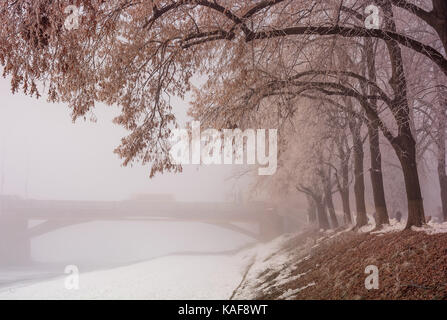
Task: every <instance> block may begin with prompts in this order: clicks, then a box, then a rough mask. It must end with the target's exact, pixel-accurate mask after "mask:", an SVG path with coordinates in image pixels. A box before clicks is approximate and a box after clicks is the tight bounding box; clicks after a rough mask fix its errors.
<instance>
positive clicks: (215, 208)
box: [1, 198, 272, 222]
mask: <svg viewBox="0 0 447 320" xmlns="http://www.w3.org/2000/svg"><path fill="white" fill-rule="evenodd" d="M1 202H2V206H1V208H2V211H3V212H5V213H6V212H8V213H11V214H15V215H21V217H22V218H25V219H27V220H32V219H35V220H49V219H50V220H58V219H61V220H76V221H80V220H177V221H178V220H184V221H190V220H192V221H207V222H227V221H232V222H250V221H256V220H259V219H260V218H261V217H262V216H264V215H265V214H268V213H269V212H271V210H272V209H271V208H269V206H268V205H267V204H265V203H261V202H254V203H247V204H234V203H224V202H220V203H211V202H210V203H205V202H200V203H194V202H150V201H139V200H126V201H50V200H23V199H10V198H9V199H5V198H3V199H2V201H1Z"/></svg>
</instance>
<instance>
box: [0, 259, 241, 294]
mask: <svg viewBox="0 0 447 320" xmlns="http://www.w3.org/2000/svg"><path fill="white" fill-rule="evenodd" d="M244 263H246V260H244V259H243V258H242V257H241V255H240V254H239V255H238V254H236V255H176V256H167V257H162V258H157V259H153V260H150V261H147V262H143V263H138V264H135V265H130V266H126V267H120V268H116V269H110V270H102V271H93V272H88V273H82V270H80V277H79V290H67V289H66V288H65V279H66V278H65V277H60V278H55V279H52V280H47V281H43V282H39V283H34V284H31V285H26V286H23V285H22V286H13V287H9V288H3V289H0V299H178V300H182V299H229V298H230V296H231V294H232V292H233V290H234V289H235V288H236V287H237V286H238V285H239V283H240V282H241V280H242V276H243V272H244Z"/></svg>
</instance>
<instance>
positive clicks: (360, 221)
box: [349, 122, 368, 228]
mask: <svg viewBox="0 0 447 320" xmlns="http://www.w3.org/2000/svg"><path fill="white" fill-rule="evenodd" d="M349 127H350V130H351V133H352V140H353V149H354V196H355V207H356V211H357V219H356V227H357V228H360V227H363V226H364V225H366V224H367V223H368V218H367V216H366V203H365V177H364V175H363V170H364V168H363V160H364V152H363V141H362V138H361V130H360V128H361V123H360V124H359V123H353V122H351V123H350V124H349Z"/></svg>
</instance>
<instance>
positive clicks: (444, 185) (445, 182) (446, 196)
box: [436, 94, 447, 221]
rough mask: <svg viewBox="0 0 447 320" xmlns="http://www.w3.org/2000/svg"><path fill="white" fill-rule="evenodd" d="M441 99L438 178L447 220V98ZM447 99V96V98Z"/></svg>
mask: <svg viewBox="0 0 447 320" xmlns="http://www.w3.org/2000/svg"><path fill="white" fill-rule="evenodd" d="M440 98H441V101H440V105H439V112H438V115H437V118H438V128H437V143H436V144H437V146H438V179H439V187H440V193H441V205H442V218H443V220H444V221H447V174H446V171H445V165H446V159H445V151H446V143H445V138H446V133H445V130H446V126H447V115H446V110H445V108H446V107H447V100H446V101H445V102H444V101H443V100H444V99H443V96H442V94H441V97H440ZM446 99H447V98H446Z"/></svg>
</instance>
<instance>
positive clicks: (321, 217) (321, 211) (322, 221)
mask: <svg viewBox="0 0 447 320" xmlns="http://www.w3.org/2000/svg"><path fill="white" fill-rule="evenodd" d="M315 204H316V205H317V215H318V226H319V228H320V229H323V230H328V229H330V227H329V221H328V219H327V213H326V208H325V206H324V203H323V199H322V197H319V199H315Z"/></svg>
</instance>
